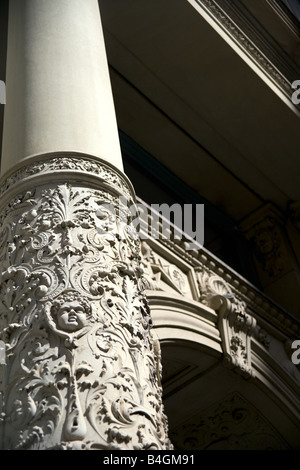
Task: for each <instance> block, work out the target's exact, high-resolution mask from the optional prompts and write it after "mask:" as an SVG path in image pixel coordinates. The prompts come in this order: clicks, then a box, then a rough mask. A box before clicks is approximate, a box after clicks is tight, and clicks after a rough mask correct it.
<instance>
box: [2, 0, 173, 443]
mask: <svg viewBox="0 0 300 470" xmlns="http://www.w3.org/2000/svg"><path fill="white" fill-rule="evenodd" d="M6 85H7V99H6V103H7V104H6V109H5V125H4V140H3V161H2V177H1V179H0V260H1V267H0V341H2V343H1V344H2V346H3V345H4V349H5V351H4V352H3V354H2V356H3V357H5V361H1V362H2V363H1V364H0V368H1V371H0V393H1V395H0V448H2V449H12V450H15V449H29V450H44V449H59V450H60V449H61V450H69V449H86V450H90V449H95V450H96V449H98V450H102V449H111V450H115V449H117V450H132V449H133V450H150V449H151V450H158V449H170V448H172V446H171V444H170V443H169V440H168V438H167V431H166V419H165V416H164V414H163V410H162V393H161V386H160V353H159V345H158V343H156V342H155V341H153V339H152V336H151V332H150V325H151V316H150V310H149V307H148V304H147V299H146V297H145V294H144V286H145V283H144V281H143V277H142V269H141V261H140V260H141V258H140V241H139V238H138V236H137V233H136V231H135V227H134V224H133V223H132V217H133V215H132V206H133V205H134V201H135V194H134V191H133V188H132V185H131V183H130V181H129V180H128V179H127V178H126V176H125V175H124V173H123V171H122V159H121V152H120V148H119V141H118V134H117V125H116V119H115V112H114V106H113V100H112V93H111V88H110V83H109V75H108V65H107V61H106V57H105V48H104V41H103V35H102V30H101V23H100V16H99V10H98V3H97V0H11V1H10V12H9V37H8V65H7V77H6Z"/></svg>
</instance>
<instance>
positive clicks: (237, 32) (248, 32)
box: [189, 0, 300, 114]
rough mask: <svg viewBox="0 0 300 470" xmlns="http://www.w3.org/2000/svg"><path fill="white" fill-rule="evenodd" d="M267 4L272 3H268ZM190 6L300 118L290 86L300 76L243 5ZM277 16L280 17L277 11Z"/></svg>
mask: <svg viewBox="0 0 300 470" xmlns="http://www.w3.org/2000/svg"><path fill="white" fill-rule="evenodd" d="M265 1H266V2H267V3H268V4H269V3H270V2H269V1H268V0H265ZM189 2H190V3H191V4H192V5H193V6H194V7H195V8H196V9H197V10H198V11H199V12H200V13H201V12H204V13H205V14H206V15H208V18H209V19H210V20H212V23H213V25H215V26H216V29H218V30H219V31H221V32H222V33H223V34H222V35H223V37H224V34H225V37H226V38H227V39H228V40H230V41H231V44H232V45H234V46H235V49H236V51H237V52H238V53H239V54H240V55H243V58H244V59H245V60H247V62H248V63H249V61H250V64H249V65H250V66H251V64H252V67H253V66H254V67H255V70H256V71H257V72H259V73H260V75H262V77H263V78H264V79H265V80H267V81H268V83H269V84H270V85H273V87H274V86H275V89H276V90H277V93H278V92H279V93H280V95H281V97H282V98H284V99H285V101H286V102H287V104H289V106H290V107H291V108H292V109H293V110H294V111H295V112H296V113H297V114H298V113H299V112H300V105H295V104H293V103H292V101H291V97H292V86H291V85H292V82H293V81H294V80H296V79H297V77H298V75H299V73H300V72H299V70H297V67H296V65H295V64H294V63H293V62H292V60H291V59H290V58H289V57H288V56H287V54H285V53H284V52H283V51H282V50H281V49H279V46H278V45H277V44H276V43H275V41H274V40H273V39H272V38H271V36H270V35H269V34H267V32H266V31H265V30H264V29H263V28H262V26H261V25H260V24H259V23H258V22H257V20H256V19H255V18H254V17H252V15H251V14H250V12H249V11H248V10H247V9H246V8H245V7H244V5H243V4H242V3H241V2H232V1H229V0H189ZM197 7H198V8H197ZM199 7H200V8H199ZM273 7H274V5H273ZM280 12H282V15H283V16H282V18H283V21H285V22H286V18H287V15H284V12H283V11H282V10H280ZM276 13H277V14H279V10H278V8H277V11H276ZM274 91H275V90H274Z"/></svg>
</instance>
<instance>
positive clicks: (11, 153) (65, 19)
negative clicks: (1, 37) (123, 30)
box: [1, 0, 122, 174]
mask: <svg viewBox="0 0 300 470" xmlns="http://www.w3.org/2000/svg"><path fill="white" fill-rule="evenodd" d="M6 86H7V90H6V91H7V96H6V107H5V121H4V136H3V149H2V154H3V156H2V165H1V171H2V174H3V173H4V172H6V171H7V170H9V169H11V168H12V167H13V166H14V165H15V164H16V163H19V162H20V161H21V160H23V159H25V158H29V157H31V156H33V155H36V154H40V155H41V154H45V153H50V152H64V151H72V152H83V153H85V154H90V155H93V156H96V157H99V158H101V159H104V160H107V161H109V162H110V163H111V164H113V165H115V166H116V167H117V168H119V169H122V159H121V152H120V147H119V140H118V133H117V125H116V118H115V111H114V104H113V99H112V92H111V85H110V79H109V73H108V66H107V60H106V52H105V46H104V40H103V33H102V27H101V20H100V13H99V7H98V2H97V0H10V5H9V32H8V55H7V75H6Z"/></svg>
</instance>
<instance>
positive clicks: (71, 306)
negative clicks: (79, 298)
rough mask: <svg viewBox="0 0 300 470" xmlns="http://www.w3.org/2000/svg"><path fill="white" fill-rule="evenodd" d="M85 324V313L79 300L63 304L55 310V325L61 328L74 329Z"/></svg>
mask: <svg viewBox="0 0 300 470" xmlns="http://www.w3.org/2000/svg"><path fill="white" fill-rule="evenodd" d="M86 324H87V315H86V312H85V311H84V310H83V308H82V306H81V305H80V303H79V302H70V303H65V304H63V305H62V306H61V307H60V309H59V310H58V312H57V325H58V326H59V327H60V328H61V329H62V330H67V331H76V330H79V329H80V328H83V327H84V326H85V325H86Z"/></svg>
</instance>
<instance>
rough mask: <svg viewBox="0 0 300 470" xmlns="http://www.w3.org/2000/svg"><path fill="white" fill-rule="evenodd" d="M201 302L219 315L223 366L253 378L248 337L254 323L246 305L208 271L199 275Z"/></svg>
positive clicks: (253, 330) (245, 376)
mask: <svg viewBox="0 0 300 470" xmlns="http://www.w3.org/2000/svg"><path fill="white" fill-rule="evenodd" d="M198 281H199V287H200V292H201V298H200V300H201V302H203V303H204V304H206V305H208V306H209V307H210V308H212V309H213V310H215V311H216V312H217V313H218V328H219V331H220V336H221V340H222V349H223V362H224V365H225V366H226V367H229V368H231V369H234V370H235V371H237V372H239V373H241V374H242V376H243V377H244V378H247V379H249V378H251V377H253V374H254V372H253V369H252V365H251V337H252V336H254V334H255V332H256V320H255V318H254V317H253V316H252V315H250V314H249V313H247V310H246V304H245V302H243V301H242V300H239V299H238V298H237V297H236V295H235V294H234V293H232V291H231V288H230V286H229V284H227V283H226V281H224V280H223V279H222V278H221V277H219V276H217V275H212V274H210V273H208V272H207V271H202V270H201V271H199V272H198Z"/></svg>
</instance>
